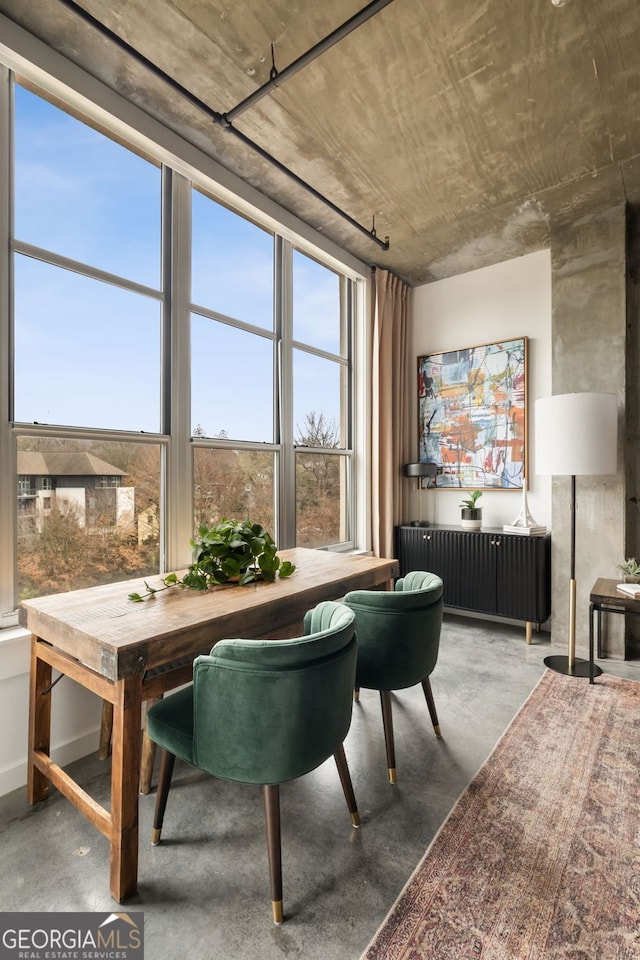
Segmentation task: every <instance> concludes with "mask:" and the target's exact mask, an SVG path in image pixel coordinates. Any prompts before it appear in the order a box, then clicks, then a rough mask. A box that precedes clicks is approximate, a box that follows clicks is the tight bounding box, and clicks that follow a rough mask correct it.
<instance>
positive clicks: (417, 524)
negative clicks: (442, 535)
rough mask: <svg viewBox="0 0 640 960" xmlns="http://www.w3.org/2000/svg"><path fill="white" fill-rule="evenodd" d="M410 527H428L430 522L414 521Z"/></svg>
mask: <svg viewBox="0 0 640 960" xmlns="http://www.w3.org/2000/svg"><path fill="white" fill-rule="evenodd" d="M409 526H410V527H428V526H429V521H428V520H412V521H411V523H410V524H409Z"/></svg>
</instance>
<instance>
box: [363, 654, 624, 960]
mask: <svg viewBox="0 0 640 960" xmlns="http://www.w3.org/2000/svg"><path fill="white" fill-rule="evenodd" d="M422 958H429V960H478V958H481V960H556V958H561V960H638V958H640V683H636V682H634V681H632V680H620V679H618V678H616V677H610V676H606V675H604V676H602V677H599V678H598V681H597V683H596V684H595V685H594V686H591V685H590V684H589V683H588V681H586V680H579V679H576V678H573V677H564V676H562V675H561V674H558V673H553V672H551V671H550V670H547V671H546V672H545V673H544V675H543V676H542V679H541V680H540V682H539V684H538V685H537V687H536V688H535V689H534V691H533V692H532V694H531V696H530V697H529V699H528V700H527V702H526V703H525V704H524V706H523V707H522V709H521V710H520V712H519V713H518V714H517V715H516V717H515V718H514V720H513V721H512V723H511V725H510V726H509V728H508V729H507V731H506V733H505V734H504V735H503V737H502V739H501V740H500V741H499V742H498V744H497V746H496V747H495V749H494V751H493V753H492V754H491V756H490V757H489V758H488V760H487V761H486V762H485V764H484V766H483V767H482V768H481V769H480V771H479V772H478V774H477V775H476V777H475V778H474V780H473V781H472V782H471V783H470V784H469V786H468V787H467V789H466V790H465V792H464V793H463V794H462V796H461V797H460V799H459V800H458V802H457V803H456V805H455V807H454V808H453V810H452V811H451V813H450V814H449V816H448V818H447V820H446V821H445V823H444V824H443V826H442V827H441V829H440V831H439V833H438V834H437V835H436V837H435V839H434V840H433V842H432V844H431V846H430V847H429V849H428V850H427V852H426V854H425V856H424V857H423V859H422V860H421V862H420V863H419V864H418V866H417V867H416V869H415V871H414V873H413V875H412V876H411V878H410V879H409V881H408V882H407V884H406V886H405V888H404V890H403V891H402V893H401V894H400V897H399V898H398V900H397V901H396V903H395V904H394V906H393V907H392V909H391V911H390V913H389V914H388V916H387V918H386V920H385V921H384V923H383V924H382V926H381V927H380V929H379V930H378V932H377V933H376V935H375V937H374V939H373V940H372V942H371V943H370V945H369V947H368V948H367V950H366V951H365V953H364V954H363V956H362V958H361V960H422Z"/></svg>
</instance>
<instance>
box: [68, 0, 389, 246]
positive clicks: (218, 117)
mask: <svg viewBox="0 0 640 960" xmlns="http://www.w3.org/2000/svg"><path fill="white" fill-rule="evenodd" d="M58 2H59V3H62V4H63V6H65V7H67V9H69V10H71V11H72V12H73V13H75V14H76V15H77V16H79V17H80V18H81V19H82V20H84V21H85V22H86V23H88V24H90V26H91V27H93V29H94V30H96V31H97V32H98V33H101V34H102V35H103V36H104V37H107V39H109V40H110V41H111V42H112V43H114V44H115V45H116V46H118V47H120V49H121V50H124V51H125V52H126V53H127V54H128V55H129V56H131V57H133V58H134V59H135V60H137V61H138V63H141V64H142V65H143V66H144V67H146V68H147V69H148V70H150V71H151V72H152V73H153V74H155V76H157V77H159V78H160V79H161V80H163V81H164V82H165V83H167V84H168V85H169V86H170V87H172V88H173V89H174V90H176V91H177V92H178V93H180V94H181V95H182V96H183V97H184V98H185V99H186V100H188V101H189V102H190V103H191V104H193V106H195V107H197V108H198V109H199V110H202V111H203V112H204V113H206V114H207V116H208V117H210V118H211V119H212V120H213V121H214V123H218V124H220V125H221V127H222V129H223V130H225V131H226V132H227V133H230V134H232V135H233V136H235V137H236V138H237V139H238V140H240V141H241V142H242V143H244V144H245V146H247V147H249V148H250V149H251V150H253V151H254V152H255V153H257V154H258V155H259V156H261V157H262V158H263V159H265V160H267V161H268V162H269V163H271V164H273V166H274V167H276V168H277V169H278V170H280V172H281V173H284V174H286V176H287V177H289V179H290V180H293V181H294V182H295V183H297V184H298V186H300V187H302V188H303V189H304V190H306V191H307V192H308V193H310V194H311V196H313V197H315V198H316V199H317V200H320V201H321V203H324V204H325V206H327V207H329V209H330V210H332V211H333V212H334V213H336V214H337V215H338V216H339V217H341V218H342V219H343V220H345V221H346V222H347V223H349V224H350V225H351V226H352V227H355V229H356V230H359V231H360V232H361V233H363V234H365V236H367V237H368V238H369V239H370V240H372V241H373V243H375V244H377V245H378V246H379V247H380V248H381V249H382V250H388V249H389V239H388V238H385V239H384V240H380V238H379V237H377V236H376V233H375V229H373V230H369V229H367V227H365V226H363V225H362V224H361V223H358V221H357V220H354V219H353V217H351V216H350V215H349V214H348V213H346V212H345V211H344V210H342V209H341V208H340V207H338V206H336V204H335V203H333V202H332V201H331V200H329V199H328V198H327V197H325V196H324V195H323V194H322V193H320V191H319V190H316V188H315V187H312V186H311V184H310V183H307V182H306V180H303V179H302V177H299V176H298V175H297V174H296V173H294V172H293V171H292V170H289V168H288V167H285V165H284V164H283V163H281V162H280V161H279V160H276V158H275V157H273V156H272V155H271V154H270V153H268V152H267V151H266V150H264V149H263V148H262V147H260V146H259V145H258V144H257V143H255V142H254V141H253V140H251V139H250V138H249V137H246V136H245V135H244V134H243V133H240V131H239V130H237V129H236V128H235V127H234V126H233V125H232V124H231V123H230V122H228V120H227V121H226V122H225V118H224V117H223V115H222V114H221V113H219V112H218V111H217V110H214V109H213V108H212V107H210V106H209V105H208V104H207V103H205V102H204V101H203V100H200V98H199V97H196V96H195V94H193V93H191V91H190V90H188V89H187V88H186V87H183V86H182V84H181V83H179V82H178V81H177V80H174V78H173V77H172V76H170V75H169V74H168V73H165V72H164V70H161V69H160V67H158V66H157V64H155V63H153V61H152V60H149V59H148V58H147V57H145V56H144V54H142V53H140V52H139V51H138V50H136V49H135V47H132V46H131V44H129V43H127V41H126V40H123V39H122V38H121V37H119V36H118V34H117V33H114V32H113V31H112V30H110V29H109V28H108V27H106V26H105V25H104V24H103V23H101V22H100V20H98V19H97V18H96V17H94V16H92V14H90V13H88V11H87V10H85V9H84V8H83V7H81V6H80V5H79V4H78V3H76V2H75V0H58ZM377 2H379V3H381V2H382V0H377ZM391 2H393V0H386V3H391ZM364 9H365V10H366V9H367V8H366V7H365V8H364ZM352 19H353V18H352ZM348 22H349V21H347V23H348ZM343 26H344V25H343ZM338 29H340V28H338ZM325 39H328V38H325ZM321 42H322V41H321ZM303 56H304V55H303ZM299 59H301V58H299Z"/></svg>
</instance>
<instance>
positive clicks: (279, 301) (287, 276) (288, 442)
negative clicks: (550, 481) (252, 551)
mask: <svg viewBox="0 0 640 960" xmlns="http://www.w3.org/2000/svg"><path fill="white" fill-rule="evenodd" d="M292 250H293V248H292V245H291V243H289V241H288V240H285V239H284V238H283V237H277V238H276V257H275V271H276V277H275V281H276V282H275V290H276V333H277V337H278V344H279V367H280V369H279V377H278V380H277V383H278V389H279V397H278V408H279V424H278V429H279V437H278V439H279V441H280V445H281V453H280V462H279V473H278V476H279V483H278V517H279V524H278V528H279V543H278V546H279V547H280V548H282V549H284V548H286V547H292V546H294V545H295V542H296V484H295V478H296V463H295V451H294V449H293V254H292Z"/></svg>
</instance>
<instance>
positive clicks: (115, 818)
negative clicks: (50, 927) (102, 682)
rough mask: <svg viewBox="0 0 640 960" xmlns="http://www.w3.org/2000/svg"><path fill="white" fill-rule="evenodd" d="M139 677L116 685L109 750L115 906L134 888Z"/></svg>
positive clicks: (138, 757)
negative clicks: (111, 737) (111, 738)
mask: <svg viewBox="0 0 640 960" xmlns="http://www.w3.org/2000/svg"><path fill="white" fill-rule="evenodd" d="M141 709H142V678H141V676H133V677H125V678H124V679H123V680H119V681H118V682H117V683H116V700H115V703H114V705H113V741H112V747H111V821H112V828H111V837H110V840H111V857H110V865H111V896H112V897H113V898H114V900H117V901H118V902H119V903H120V902H121V901H122V900H124V899H126V898H127V897H130V896H132V895H133V894H134V893H135V892H136V890H137V886H138V774H139V770H140V741H141V731H140V716H141Z"/></svg>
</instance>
